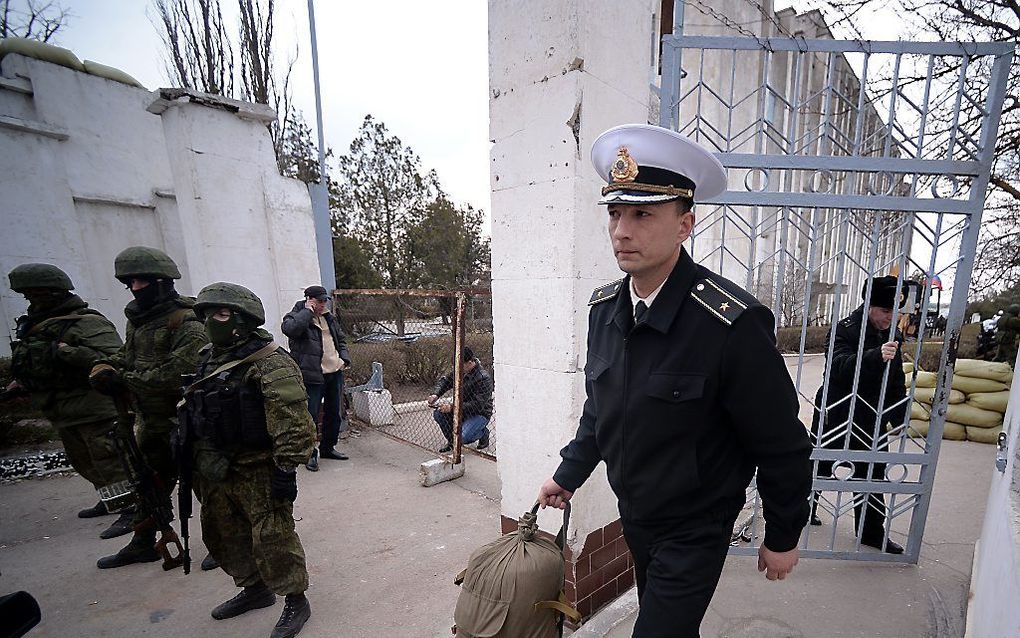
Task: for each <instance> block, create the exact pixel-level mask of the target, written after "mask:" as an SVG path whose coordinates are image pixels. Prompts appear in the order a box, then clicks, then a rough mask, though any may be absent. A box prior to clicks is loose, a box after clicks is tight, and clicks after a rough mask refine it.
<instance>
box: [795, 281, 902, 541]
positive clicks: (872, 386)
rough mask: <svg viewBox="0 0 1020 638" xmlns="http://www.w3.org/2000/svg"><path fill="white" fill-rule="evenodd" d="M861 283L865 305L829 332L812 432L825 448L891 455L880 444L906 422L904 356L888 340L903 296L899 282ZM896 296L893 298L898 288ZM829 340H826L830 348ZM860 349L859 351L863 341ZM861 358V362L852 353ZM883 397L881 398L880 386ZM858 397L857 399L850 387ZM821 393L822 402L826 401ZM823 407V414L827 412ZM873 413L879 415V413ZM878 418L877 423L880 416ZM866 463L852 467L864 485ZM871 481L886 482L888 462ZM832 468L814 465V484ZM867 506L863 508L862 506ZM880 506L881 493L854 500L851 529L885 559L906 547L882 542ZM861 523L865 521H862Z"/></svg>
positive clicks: (896, 340)
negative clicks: (828, 351)
mask: <svg viewBox="0 0 1020 638" xmlns="http://www.w3.org/2000/svg"><path fill="white" fill-rule="evenodd" d="M868 284H869V282H867V281H866V282H864V287H863V289H862V290H861V298H862V299H863V300H864V303H862V304H861V306H860V307H858V308H857V310H854V311H853V312H852V313H850V316H848V317H846V318H845V319H843V320H842V321H840V322H839V323H837V324H836V325H835V327H834V329H835V331H836V334H835V337H834V341H833V349H832V360H831V361H828V362H826V369H828V370H829V387H828V392H827V393H826V392H825V384H824V383H823V384H822V387H820V388H818V392H817V393H816V394H815V411H814V417H813V419H812V422H811V432H812V434H813V435H814V437H815V440H816V441H817V442H819V443H820V447H824V448H828V449H838V450H843V449H850V450H873V451H879V452H882V451H888V442H886V441H882V440H881V439H880V437H881V436H882V433H883V432H885V430H886V425H887V424H889V425H891V426H893V427H895V426H897V425H900V424H901V423H903V421H904V419H905V418H906V411H907V401H906V400H905V399H904V397H905V396H906V394H907V392H906V377H905V375H904V374H903V357H902V355H901V353H900V344H901V343H902V342H903V335H902V334H901V333H900V331H899V330H896V331H895V332H894V333H893V335H892V336H891V337H890V329H891V327H892V321H893V308H894V307H899V306H902V305H903V302H904V300H905V297H906V296H905V295H904V294H903V292H902V286H898V285H897V279H896V277H875V278H874V279H873V280H872V281H871V282H870V284H871V294H870V295H869V294H868ZM898 288H899V289H900V290H899V297H898V299H897V289H898ZM831 336H832V335H831V334H830V336H827V337H826V338H825V342H826V343H828V342H829V338H830V337H831ZM862 339H863V340H864V348H863V350H861V348H860V345H861V340H862ZM858 352H861V355H860V359H859V360H858V356H857V353H858ZM887 369H888V380H887V381H885V394H884V395H883V394H882V386H883V379H885V378H886V370H887ZM855 379H856V380H857V393H856V395H854V399H853V400H852V401H851V400H849V399H848V397H850V396H851V395H853V394H854V380H855ZM823 394H824V395H825V396H823ZM826 406H828V407H826ZM876 410H877V412H876ZM879 414H881V417H879V416H878V415H879ZM868 465H869V464H868V463H866V462H863V461H862V462H857V463H854V464H853V470H854V471H853V476H854V478H856V479H862V480H866V479H868V478H869V476H868V473H869V469H868ZM870 465H871V470H870V473H871V476H870V479H871V480H873V481H884V480H885V463H871V464H870ZM832 471H833V462H832V461H828V462H825V461H819V463H818V474H819V478H823V479H829V478H832ZM818 497H819V494H817V493H816V494H815V500H814V502H813V503H812V507H811V510H812V512H811V524H812V525H821V524H822V521H821V519H819V518H818V516H817V514H816V511H817V507H818V500H817V499H818ZM865 503H867V506H866V507H865ZM885 514H886V510H885V499H884V497H883V496H882V494H880V493H864V492H861V493H855V494H854V530H855V532H856V530H861V536H860V540H861V544H862V545H868V546H869V547H874V548H876V549H882V550H884V551H886V552H888V553H890V554H902V553H903V547H902V546H901V545H900V544H899V543H897V542H895V541H893V540H891V539H887V538H886V533H885ZM862 519H863V522H862Z"/></svg>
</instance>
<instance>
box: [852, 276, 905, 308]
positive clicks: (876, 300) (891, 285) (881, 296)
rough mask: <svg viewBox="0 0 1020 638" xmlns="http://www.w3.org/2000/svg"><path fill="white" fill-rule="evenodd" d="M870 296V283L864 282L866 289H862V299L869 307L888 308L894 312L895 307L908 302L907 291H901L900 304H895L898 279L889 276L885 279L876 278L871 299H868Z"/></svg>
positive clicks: (873, 281) (872, 286)
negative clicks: (868, 295)
mask: <svg viewBox="0 0 1020 638" xmlns="http://www.w3.org/2000/svg"><path fill="white" fill-rule="evenodd" d="M867 294H868V282H866V281H865V282H864V287H863V288H861V299H863V300H865V301H867V302H868V305H869V306H874V307H876V308H887V309H889V310H892V309H893V307H894V306H899V307H902V306H903V302H905V301H906V300H907V294H906V290H905V289H901V290H900V302H899V303H898V304H896V303H894V300H895V298H896V277H893V276H891V275H887V276H885V277H875V278H874V279H873V280H872V285H871V299H870V300H869V299H868V298H867Z"/></svg>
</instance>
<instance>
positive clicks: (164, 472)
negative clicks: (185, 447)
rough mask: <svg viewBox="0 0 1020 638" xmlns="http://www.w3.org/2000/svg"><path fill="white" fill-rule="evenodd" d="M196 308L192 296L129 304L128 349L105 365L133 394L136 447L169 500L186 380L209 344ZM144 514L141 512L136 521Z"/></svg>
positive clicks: (143, 516)
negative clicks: (173, 442) (143, 306)
mask: <svg viewBox="0 0 1020 638" xmlns="http://www.w3.org/2000/svg"><path fill="white" fill-rule="evenodd" d="M194 304H195V301H194V299H192V298H190V297H175V298H173V299H170V300H167V301H164V302H162V303H158V304H156V305H155V306H153V307H152V308H150V309H149V310H148V311H146V312H139V310H138V306H137V304H136V303H135V302H134V301H132V302H130V303H129V304H128V305H127V307H126V308H125V309H124V314H126V315H127V318H128V325H127V337H126V339H125V341H124V347H123V348H121V349H120V351H119V352H118V353H117V354H116V355H114V356H113V357H110V358H109V359H108V360H107V361H106V363H109V364H110V365H112V366H113V367H114V368H116V369H117V370H118V372H119V373H120V376H121V378H122V379H123V380H124V384H125V385H126V386H127V388H128V389H129V390H130V391H131V395H132V397H133V399H134V407H135V409H136V412H137V416H136V419H137V420H136V423H135V430H136V432H137V437H138V448H139V449H140V450H141V452H142V455H143V456H144V457H145V461H146V463H148V464H149V467H151V468H152V469H153V470H155V472H156V473H157V474H159V476H160V478H161V479H162V480H163V482H164V485H165V486H166V489H167V490H168V491H167V492H166V498H167V499H169V498H170V492H172V491H173V485H174V481H175V480H176V477H177V466H176V464H175V463H174V459H173V454H172V452H171V449H170V433H171V432H172V431H173V429H174V427H175V426H176V424H177V402H178V401H180V399H181V386H182V383H183V382H182V377H183V375H185V374H190V373H192V372H194V370H195V366H196V365H198V360H199V351H200V350H201V349H202V347H203V346H204V345H206V343H208V341H209V340H208V338H207V337H206V335H205V330H204V329H203V328H202V322H201V321H200V320H199V319H198V317H197V316H196V315H195V312H194V311H193V310H192V307H193V306H194ZM145 516H146V514H145V513H144V512H140V513H139V517H138V521H136V522H140V521H141V520H144V518H145Z"/></svg>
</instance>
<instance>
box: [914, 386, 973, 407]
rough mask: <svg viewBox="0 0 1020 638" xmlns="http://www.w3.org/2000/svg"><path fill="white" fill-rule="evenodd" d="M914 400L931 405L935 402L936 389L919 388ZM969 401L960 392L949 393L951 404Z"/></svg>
mask: <svg viewBox="0 0 1020 638" xmlns="http://www.w3.org/2000/svg"><path fill="white" fill-rule="evenodd" d="M914 399H916V400H917V401H920V402H921V403H927V404H928V405H931V404H932V403H934V402H935V388H921V387H919V388H917V390H916V391H915V392H914ZM966 400H967V396H966V395H964V393H962V392H960V391H959V390H950V391H949V404H950V405H953V404H956V403H963V402H964V401H966Z"/></svg>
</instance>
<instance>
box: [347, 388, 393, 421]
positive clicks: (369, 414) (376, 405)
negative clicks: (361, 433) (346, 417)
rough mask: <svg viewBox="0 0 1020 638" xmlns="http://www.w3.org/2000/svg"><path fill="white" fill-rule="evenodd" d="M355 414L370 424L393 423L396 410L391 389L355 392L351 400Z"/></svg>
mask: <svg viewBox="0 0 1020 638" xmlns="http://www.w3.org/2000/svg"><path fill="white" fill-rule="evenodd" d="M351 402H352V404H353V407H354V414H355V416H357V417H358V418H359V419H361V420H362V421H364V422H366V423H368V424H369V425H392V424H393V421H394V417H395V416H396V411H395V410H394V409H393V397H392V396H391V395H390V391H389V390H371V391H360V392H355V393H354V394H353V396H352V400H351Z"/></svg>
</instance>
